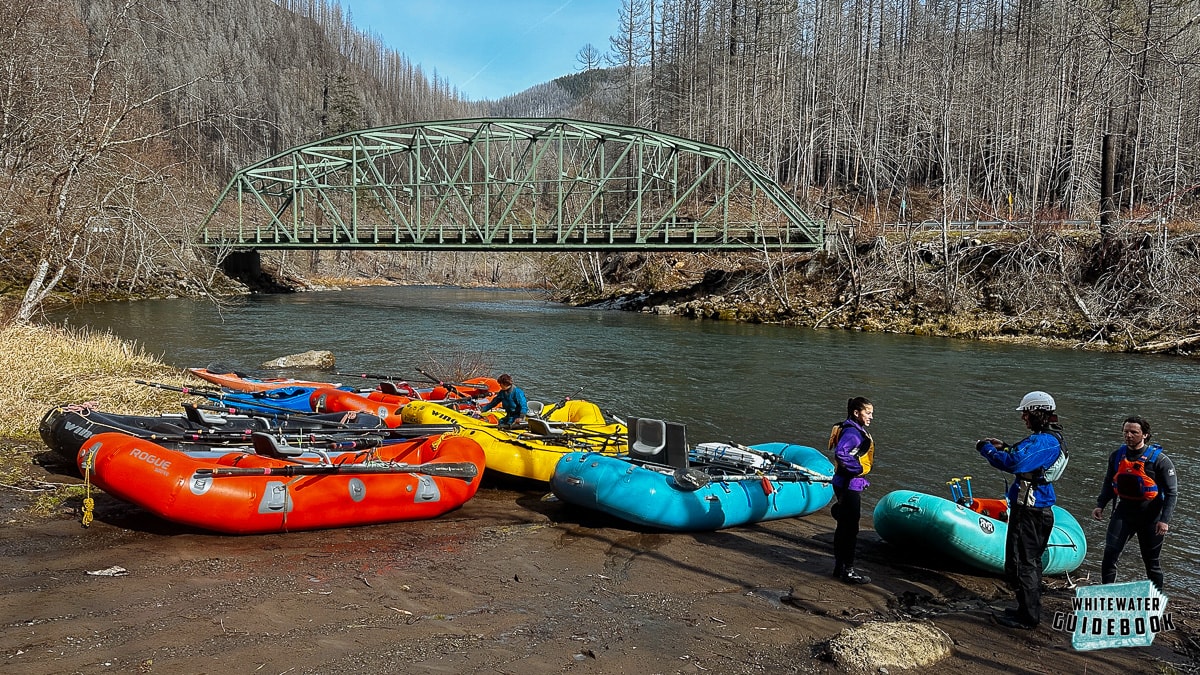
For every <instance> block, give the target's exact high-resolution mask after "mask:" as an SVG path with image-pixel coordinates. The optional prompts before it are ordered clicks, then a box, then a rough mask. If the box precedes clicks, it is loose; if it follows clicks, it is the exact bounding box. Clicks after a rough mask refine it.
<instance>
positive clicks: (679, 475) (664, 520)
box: [550, 420, 833, 531]
mask: <svg viewBox="0 0 1200 675" xmlns="http://www.w3.org/2000/svg"><path fill="white" fill-rule="evenodd" d="M635 422H636V420H635ZM640 446H641V444H639V443H638V442H634V443H633V444H631V451H630V456H618V457H614V456H609V455H600V454H596V453H589V452H572V453H569V454H566V455H564V456H563V457H562V458H561V459H560V460H559V461H558V464H557V465H556V466H555V469H554V475H553V476H552V477H551V479H550V486H551V488H552V489H553V490H554V494H555V495H557V496H558V498H559V499H561V500H563V501H565V502H568V503H570V504H574V505H577V506H583V507H586V508H589V509H594V510H597V511H601V512H603V513H607V514H609V515H612V516H616V517H617V518H621V519H623V520H627V521H629V522H632V523H636V524H638V525H644V526H647V527H654V528H659V529H663V530H674V531H705V530H718V529H721V528H725V527H732V526H735V525H745V524H747V523H757V522H760V521H764V520H773V519H777V518H791V517H794V516H803V515H807V514H809V513H812V512H814V511H817V510H819V509H821V508H823V507H824V506H825V505H826V504H828V503H829V501H830V499H832V497H833V488H832V487H831V486H830V484H829V482H828V478H829V476H830V475H831V474H832V473H833V464H832V463H831V462H830V461H829V460H828V459H826V458H825V456H824V455H822V454H821V453H820V452H818V451H817V450H815V449H813V448H810V447H806V446H802V445H791V444H788V443H762V444H758V445H752V446H741V445H733V444H726V443H701V444H699V445H698V446H696V447H695V448H692V449H690V450H688V451H687V459H686V461H682V457H677V458H673V459H672V460H671V461H666V458H653V457H652V458H651V461H648V460H646V459H645V458H644V457H640V456H639V453H638V448H639V447H640ZM653 459H661V461H652V460H653Z"/></svg>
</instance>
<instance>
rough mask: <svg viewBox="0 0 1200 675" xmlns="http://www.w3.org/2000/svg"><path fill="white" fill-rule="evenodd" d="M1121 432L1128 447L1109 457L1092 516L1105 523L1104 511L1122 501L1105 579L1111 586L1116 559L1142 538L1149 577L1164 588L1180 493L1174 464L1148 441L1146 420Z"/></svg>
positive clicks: (1113, 522)
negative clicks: (1166, 544)
mask: <svg viewBox="0 0 1200 675" xmlns="http://www.w3.org/2000/svg"><path fill="white" fill-rule="evenodd" d="M1121 430H1122V433H1123V434H1124V436H1125V444H1124V445H1122V446H1121V447H1120V448H1117V450H1116V451H1115V452H1113V453H1112V454H1111V455H1109V457H1108V471H1107V472H1106V473H1105V474H1104V483H1103V484H1102V485H1101V486H1100V497H1099V498H1098V499H1097V500H1096V508H1095V510H1093V511H1092V517H1093V518H1095V519H1096V520H1103V519H1104V507H1105V506H1106V505H1107V504H1108V503H1109V502H1110V501H1113V500H1114V499H1115V500H1116V502H1117V504H1116V506H1115V507H1113V510H1112V516H1111V518H1110V519H1109V521H1108V533H1107V535H1105V539H1104V560H1103V562H1101V563H1100V580H1101V582H1103V583H1106V584H1111V583H1113V582H1114V581H1116V580H1117V559H1118V558H1120V557H1121V551H1123V550H1124V549H1125V544H1126V543H1128V542H1129V540H1130V539H1132V538H1133V536H1134V535H1137V538H1138V546H1139V547H1140V548H1141V549H1142V562H1143V563H1145V565H1146V576H1147V578H1149V579H1150V581H1151V582H1152V583H1153V584H1154V586H1155V587H1156V588H1158V589H1159V590H1162V586H1163V571H1162V565H1161V564H1160V563H1159V555H1160V554H1161V553H1162V545H1163V538H1164V537H1165V536H1166V534H1167V532H1168V531H1170V525H1169V523H1170V522H1171V513H1172V512H1173V511H1174V510H1175V501H1176V499H1177V497H1178V495H1179V486H1178V481H1177V479H1176V476H1175V465H1174V464H1173V463H1172V462H1171V460H1170V458H1168V457H1167V456H1166V455H1165V454H1163V451H1162V446H1161V445H1158V444H1151V443H1149V442H1148V441H1149V440H1150V423H1149V422H1148V421H1146V419H1145V418H1142V417H1138V416H1133V417H1130V418H1128V419H1126V420H1125V424H1124V426H1123V427H1122V428H1121Z"/></svg>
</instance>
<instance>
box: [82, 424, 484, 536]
mask: <svg viewBox="0 0 1200 675" xmlns="http://www.w3.org/2000/svg"><path fill="white" fill-rule="evenodd" d="M259 440H262V439H259ZM266 441H267V443H266V445H267V446H268V447H269V448H271V450H270V451H267V450H265V449H263V448H259V447H258V445H257V444H256V449H255V450H254V451H250V452H231V453H227V454H224V455H220V456H218V457H216V458H215V459H214V458H211V457H210V458H205V457H200V456H193V455H189V454H187V453H184V452H180V451H176V450H168V449H166V448H164V447H162V446H159V445H156V444H155V443H152V442H150V441H148V440H145V439H140V438H135V437H133V436H127V435H125V434H121V433H102V434H97V435H95V436H93V437H92V438H90V439H89V440H88V441H87V442H85V443H84V444H83V447H81V448H80V450H79V454H78V456H77V462H78V465H79V468H80V473H81V474H82V475H83V476H84V478H85V480H86V481H90V483H91V484H93V485H95V486H97V487H99V488H100V489H102V490H104V491H105V492H107V493H108V494H110V495H112V496H114V497H116V498H118V499H121V500H124V501H127V502H131V503H133V504H136V505H138V506H140V507H142V508H144V509H146V510H148V511H150V512H151V513H153V514H155V515H157V516H159V517H161V518H164V519H166V520H169V521H172V522H175V523H180V524H182V525H190V526H194V527H199V528H203V529H206V530H213V531H216V532H225V533H229V534H259V533H267V532H288V531H295V530H313V529H321V528H331V527H346V526H351V525H368V524H373V523H389V522H395V521H402V520H419V519H425V518H432V517H435V516H438V515H441V514H443V513H446V512H447V511H451V510H453V509H456V508H458V507H460V506H462V505H463V503H465V502H466V501H467V500H468V499H470V498H471V497H473V496H474V495H475V492H476V491H477V490H478V489H479V480H480V478H481V477H482V475H483V467H484V454H483V450H482V449H481V448H480V447H479V444H478V443H476V442H475V441H473V440H471V439H469V438H465V437H462V436H453V435H443V436H433V437H426V438H418V439H409V440H404V441H401V442H398V443H388V444H385V445H380V446H378V447H374V448H368V449H362V450H357V449H356V450H350V451H346V452H339V453H337V454H331V453H330V452H313V451H312V450H308V449H304V450H301V449H298V448H290V447H288V446H283V448H280V447H279V446H278V445H277V444H275V443H273V442H271V439H269V438H267V439H266ZM86 517H87V516H86V514H85V518H86ZM85 522H86V521H85Z"/></svg>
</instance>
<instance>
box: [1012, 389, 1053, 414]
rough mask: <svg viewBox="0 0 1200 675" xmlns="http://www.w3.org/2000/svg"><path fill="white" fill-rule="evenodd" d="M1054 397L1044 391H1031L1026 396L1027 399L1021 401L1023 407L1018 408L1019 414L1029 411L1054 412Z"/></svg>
mask: <svg viewBox="0 0 1200 675" xmlns="http://www.w3.org/2000/svg"><path fill="white" fill-rule="evenodd" d="M1054 409H1055V408H1054V397H1053V396H1051V395H1050V394H1047V393H1046V392H1044V391H1031V392H1029V393H1028V394H1025V398H1023V399H1021V405H1019V406H1017V411H1018V412H1025V411H1027V410H1049V411H1051V412H1053V411H1054Z"/></svg>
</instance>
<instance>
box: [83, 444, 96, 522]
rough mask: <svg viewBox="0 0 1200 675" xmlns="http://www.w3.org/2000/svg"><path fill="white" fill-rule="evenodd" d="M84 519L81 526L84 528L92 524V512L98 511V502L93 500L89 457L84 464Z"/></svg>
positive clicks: (90, 460)
mask: <svg viewBox="0 0 1200 675" xmlns="http://www.w3.org/2000/svg"><path fill="white" fill-rule="evenodd" d="M83 489H84V497H83V519H82V520H81V521H80V524H81V525H83V526H84V527H87V526H88V525H91V524H92V517H93V516H92V512H93V511H95V510H96V500H95V499H92V458H91V456H89V457H88V458H87V461H85V462H84V463H83Z"/></svg>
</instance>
